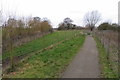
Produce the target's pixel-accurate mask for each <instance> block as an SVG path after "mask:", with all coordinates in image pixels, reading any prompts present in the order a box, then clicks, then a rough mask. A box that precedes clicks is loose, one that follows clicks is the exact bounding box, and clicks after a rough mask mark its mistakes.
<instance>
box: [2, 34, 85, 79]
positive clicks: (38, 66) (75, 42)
mask: <svg viewBox="0 0 120 80" xmlns="http://www.w3.org/2000/svg"><path fill="white" fill-rule="evenodd" d="M84 40H85V36H84V35H81V36H79V37H78V36H76V37H74V38H72V39H70V40H67V41H65V42H62V43H61V44H59V45H57V46H55V47H53V48H52V49H49V50H46V51H44V52H42V53H36V54H35V55H33V56H31V57H29V58H27V59H26V60H24V61H23V62H21V63H19V64H18V65H17V66H16V67H17V68H16V71H15V72H12V73H10V74H4V77H5V78H58V77H59V74H60V73H61V72H62V71H63V70H64V69H65V67H66V66H67V65H68V64H69V63H70V61H71V60H72V59H73V57H74V56H75V55H76V53H77V52H78V51H79V49H80V47H81V46H82V45H83V43H84Z"/></svg>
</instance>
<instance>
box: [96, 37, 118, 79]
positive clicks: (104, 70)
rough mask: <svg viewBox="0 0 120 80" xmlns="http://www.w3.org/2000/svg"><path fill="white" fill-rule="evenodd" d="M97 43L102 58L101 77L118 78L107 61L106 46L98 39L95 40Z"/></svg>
mask: <svg viewBox="0 0 120 80" xmlns="http://www.w3.org/2000/svg"><path fill="white" fill-rule="evenodd" d="M94 39H95V40H96V43H97V48H98V51H99V58H100V66H101V77H102V78H118V76H117V75H115V74H114V72H113V70H112V69H111V67H110V63H109V60H108V59H107V53H106V51H105V48H104V46H103V45H102V44H101V43H100V41H99V40H98V39H97V38H94Z"/></svg>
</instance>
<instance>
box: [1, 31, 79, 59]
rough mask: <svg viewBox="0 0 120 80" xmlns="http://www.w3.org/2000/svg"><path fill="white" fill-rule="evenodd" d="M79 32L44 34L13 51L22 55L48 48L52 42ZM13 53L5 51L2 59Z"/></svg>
mask: <svg viewBox="0 0 120 80" xmlns="http://www.w3.org/2000/svg"><path fill="white" fill-rule="evenodd" d="M79 32H80V31H79V30H75V31H69V30H68V31H58V32H54V33H52V34H48V35H46V36H43V37H42V38H39V39H36V40H33V41H31V42H28V43H26V44H24V45H21V46H19V47H16V48H14V49H13V50H12V52H11V53H12V55H13V56H21V55H25V54H28V55H29V54H30V53H32V52H35V51H38V50H41V49H43V48H46V47H48V46H50V45H51V44H54V43H57V42H59V41H61V40H65V39H66V38H71V37H73V36H74V35H75V34H79ZM11 53H10V51H8V52H5V53H3V55H2V59H3V60H4V59H6V58H9V57H10V54H11Z"/></svg>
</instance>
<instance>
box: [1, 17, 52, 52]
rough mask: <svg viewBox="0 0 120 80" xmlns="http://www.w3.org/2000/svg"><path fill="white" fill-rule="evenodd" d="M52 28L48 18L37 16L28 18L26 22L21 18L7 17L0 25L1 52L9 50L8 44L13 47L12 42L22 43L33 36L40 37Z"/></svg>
mask: <svg viewBox="0 0 120 80" xmlns="http://www.w3.org/2000/svg"><path fill="white" fill-rule="evenodd" d="M52 31H53V28H52V25H51V24H50V21H49V20H48V19H43V20H42V19H41V18H39V17H33V18H30V19H29V20H28V21H27V22H25V21H24V20H22V19H18V20H17V19H15V18H9V19H8V20H7V22H5V23H4V24H3V25H2V43H3V44H2V45H3V52H4V51H6V50H11V48H10V46H12V47H14V43H17V42H19V43H18V44H20V45H21V44H22V43H23V42H21V41H25V39H27V41H30V40H32V39H33V38H37V37H40V36H41V35H42V34H45V33H49V32H52Z"/></svg>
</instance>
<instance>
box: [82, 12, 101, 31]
mask: <svg viewBox="0 0 120 80" xmlns="http://www.w3.org/2000/svg"><path fill="white" fill-rule="evenodd" d="M100 20H101V15H100V13H98V11H92V12H88V13H86V14H85V16H84V23H85V25H87V27H89V28H90V29H91V31H92V30H93V29H94V27H95V25H96V24H97V23H98V22H99V21H100Z"/></svg>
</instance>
